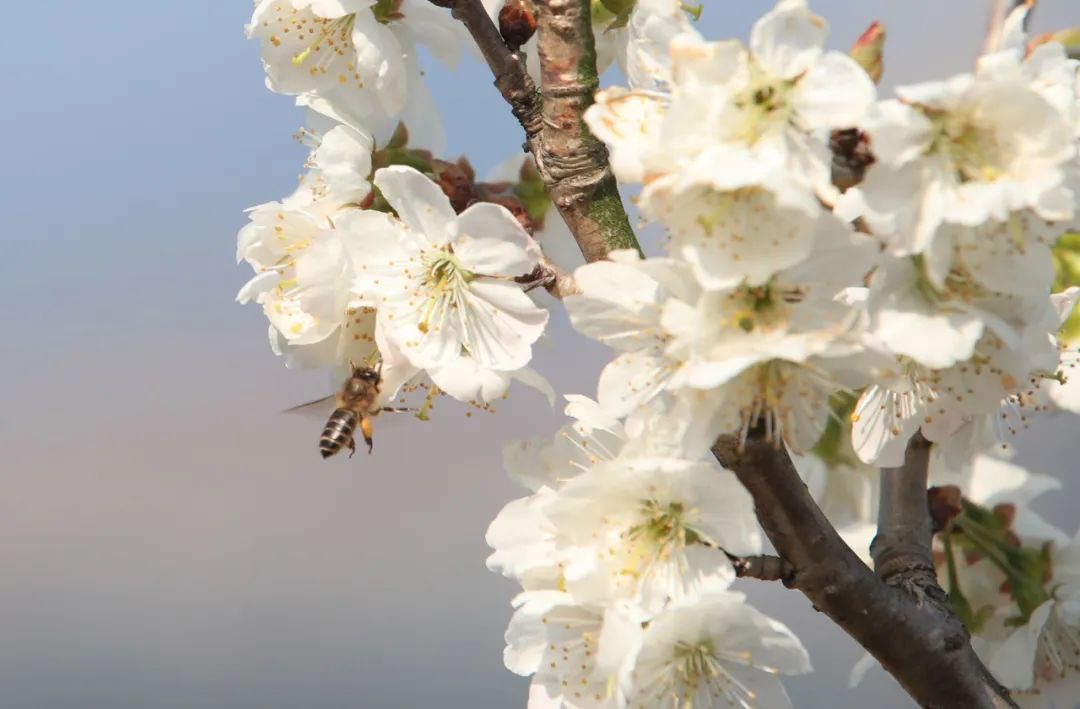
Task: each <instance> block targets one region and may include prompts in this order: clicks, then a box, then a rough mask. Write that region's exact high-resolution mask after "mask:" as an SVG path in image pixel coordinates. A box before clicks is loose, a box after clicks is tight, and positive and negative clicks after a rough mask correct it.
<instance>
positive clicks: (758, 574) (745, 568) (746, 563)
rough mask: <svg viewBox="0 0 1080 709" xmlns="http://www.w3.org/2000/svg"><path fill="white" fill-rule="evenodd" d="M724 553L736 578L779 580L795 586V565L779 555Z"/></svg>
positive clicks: (789, 586)
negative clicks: (733, 569)
mask: <svg viewBox="0 0 1080 709" xmlns="http://www.w3.org/2000/svg"><path fill="white" fill-rule="evenodd" d="M724 553H725V554H727V558H728V561H730V562H731V565H732V566H733V567H734V568H735V576H736V577H738V578H750V579H757V580H759V581H780V582H782V583H783V584H784V585H785V586H787V587H788V588H795V567H794V566H792V565H791V564H789V563H788V562H787V561H785V560H784V559H781V558H780V557H779V556H772V555H771V554H759V555H757V556H736V555H734V554H728V553H727V552H724Z"/></svg>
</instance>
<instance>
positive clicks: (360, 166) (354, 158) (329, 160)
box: [286, 125, 375, 214]
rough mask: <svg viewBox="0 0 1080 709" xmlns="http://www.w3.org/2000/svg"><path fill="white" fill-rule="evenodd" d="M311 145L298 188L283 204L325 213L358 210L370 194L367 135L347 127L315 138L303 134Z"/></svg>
mask: <svg viewBox="0 0 1080 709" xmlns="http://www.w3.org/2000/svg"><path fill="white" fill-rule="evenodd" d="M305 135H306V136H308V138H309V140H310V141H311V143H312V150H311V155H310V156H309V157H308V161H307V165H306V167H307V171H306V172H305V173H304V175H303V176H302V177H301V178H300V188H299V189H298V190H297V191H296V192H295V193H294V194H293V195H292V196H291V197H290V198H289V199H287V200H286V204H288V205H289V206H292V207H309V208H310V207H312V206H314V205H319V206H320V207H322V208H323V209H324V211H325V212H326V213H330V214H332V212H333V211H335V210H337V209H339V208H341V207H343V206H345V205H354V206H358V205H359V204H360V203H362V202H363V201H364V200H365V199H366V198H367V196H368V195H369V194H371V153H372V151H373V150H374V147H375V141H374V139H373V138H372V136H371V134H370V133H368V132H367V131H363V130H360V129H357V128H354V127H352V126H348V125H335V126H334V127H332V128H330V129H329V130H328V131H326V132H325V133H323V134H321V135H319V134H314V133H312V132H310V131H307V132H305Z"/></svg>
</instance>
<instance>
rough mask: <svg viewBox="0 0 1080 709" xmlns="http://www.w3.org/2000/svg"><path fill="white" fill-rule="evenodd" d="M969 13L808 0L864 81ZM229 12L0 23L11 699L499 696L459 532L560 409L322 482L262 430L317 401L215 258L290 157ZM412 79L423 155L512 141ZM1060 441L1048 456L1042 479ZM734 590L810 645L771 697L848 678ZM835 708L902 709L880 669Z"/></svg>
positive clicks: (577, 387)
mask: <svg viewBox="0 0 1080 709" xmlns="http://www.w3.org/2000/svg"><path fill="white" fill-rule="evenodd" d="M1043 5H1044V7H1041V8H1040V10H1039V14H1038V16H1037V22H1036V28H1037V29H1038V28H1049V27H1052V26H1057V25H1062V24H1066V23H1068V22H1070V21H1071V22H1073V23H1080V11H1078V8H1077V6H1076V4H1075V2H1074V0H1044V3H1043ZM768 6H769V4H768V3H765V2H756V1H755V2H751V1H747V2H734V1H731V2H711V1H710V0H706V8H705V15H704V20H703V30H704V31H705V32H706V34H709V35H711V36H714V37H724V36H730V35H745V33H746V31H747V30H748V28H749V26H750V23H751V22H752V19H753V17H755V16H756V15H758V14H760V13H761V12H764V11H765V10H766V9H767V8H768ZM981 6H982V4H981V3H976V2H971V0H944V1H935V2H930V1H924V0H912V1H911V2H907V3H889V2H885V0H875V1H872V2H863V3H851V2H843V1H841V0H831V1H829V2H818V3H816V4H815V7H816V8H817V9H818V10H819V11H820V12H821V13H822V14H823V15H825V16H826V17H828V18H829V19H830V20H831V21H832V24H833V27H834V38H833V43H834V44H835V45H836V46H837V47H844V46H846V45H847V44H849V43H850V41H851V40H853V39H854V38H855V37H856V36H857V35H858V34H859V32H860V31H861V30H862V29H863V27H865V26H866V24H868V23H869V21H870V20H872V19H875V18H878V17H879V16H880V17H882V18H883V19H885V20H886V22H887V24H888V26H889V30H890V54H889V56H890V59H889V64H888V69H887V72H888V73H887V75H886V76H887V78H888V80H889V81H911V80H915V79H919V78H930V77H933V76H936V75H939V73H940V72H945V71H952V70H959V69H962V68H964V67H965V65H967V64H968V63H969V62H970V59H971V57H972V56H973V55H974V53H975V51H976V50H977V46H978V39H979V36H980V33H981V25H982V22H983V20H982V17H981V13H980V12H979V10H981ZM249 11H250V3H248V2H246V1H241V0H237V1H236V2H222V1H221V0H216V1H214V2H211V1H209V0H202V1H198V0H190V1H188V2H145V1H143V2H135V1H134V0H118V1H117V2H112V3H83V2H71V1H68V2H53V3H17V4H15V5H13V6H12V7H9V8H7V9H6V10H5V20H6V23H5V25H6V27H7V28H8V32H7V34H6V36H5V38H4V43H5V44H4V51H5V55H6V58H7V61H6V62H5V71H3V72H0V95H4V96H5V97H6V101H5V110H3V111H2V112H0V129H2V131H0V132H2V134H3V135H4V136H6V137H7V140H6V141H5V142H4V146H3V148H2V151H3V153H2V154H3V158H4V161H5V164H6V165H7V169H5V170H4V171H0V194H2V195H3V198H2V208H0V239H2V243H3V247H4V248H3V251H2V254H3V258H0V297H2V299H3V302H4V303H5V304H6V305H7V315H6V317H5V318H4V320H3V322H4V323H5V330H6V331H7V334H8V338H7V343H6V347H5V350H4V351H5V354H4V359H3V363H4V365H5V366H4V367H0V391H2V392H3V395H2V396H3V407H2V408H0V450H3V451H4V453H3V460H2V462H0V472H2V478H0V480H2V482H3V484H4V487H5V495H4V496H2V497H0V567H2V568H4V570H5V571H4V580H3V581H2V582H0V633H3V634H4V637H5V641H4V642H3V643H0V686H2V687H4V696H5V700H4V703H5V705H7V704H8V703H10V705H11V706H18V707H20V708H21V709H60V708H66V707H73V708H74V707H80V708H84V707H98V706H100V707H110V709H128V708H129V707H130V708H131V709H136V708H138V709H145V708H147V707H154V708H155V709H157V708H159V707H173V706H175V707H190V706H208V707H210V706H212V707H215V708H219V709H246V708H247V707H252V708H255V707H258V708H259V709H267V708H274V707H282V708H283V709H284V708H286V707H288V708H293V707H297V706H304V707H311V708H313V709H323V708H327V709H329V708H331V707H357V706H360V707H364V708H365V709H367V708H372V709H383V708H384V707H386V708H393V707H402V708H405V707H426V706H446V707H508V706H515V705H520V704H521V700H522V697H523V691H524V689H523V687H524V685H523V683H522V682H521V681H520V680H518V679H516V678H514V677H513V676H512V675H510V674H509V673H507V672H506V671H505V670H503V669H502V668H501V659H500V654H501V645H502V639H501V636H502V631H503V627H504V625H505V622H506V620H507V619H508V617H509V607H508V605H507V604H508V601H509V599H510V597H511V594H512V592H513V588H512V586H511V585H510V584H508V583H505V582H503V581H502V580H501V579H498V578H496V577H494V576H493V575H491V574H489V573H487V572H486V571H485V570H484V567H483V558H484V556H485V554H486V548H485V546H484V543H483V531H484V528H485V527H486V525H487V523H488V521H489V520H490V519H491V518H492V517H493V516H494V514H495V513H496V512H497V510H498V509H499V507H500V506H501V505H502V504H503V503H504V502H506V501H507V500H509V499H511V498H512V497H513V496H515V495H517V494H518V491H517V490H515V489H514V488H513V487H512V486H511V485H510V483H509V482H508V481H506V480H505V476H504V475H503V473H502V469H501V464H500V448H501V445H502V443H504V442H506V441H507V440H510V439H511V438H517V437H525V436H529V435H539V434H546V433H547V432H549V431H552V430H554V427H555V426H556V425H557V423H558V416H556V415H555V414H553V413H552V412H550V411H548V410H547V409H546V408H545V407H544V405H543V404H542V403H541V402H540V400H539V399H537V398H535V397H532V395H530V394H528V393H523V394H520V395H517V394H515V395H514V396H513V397H511V400H510V401H509V402H507V403H506V404H505V405H504V406H501V407H500V409H501V410H500V412H499V414H498V415H496V416H495V417H492V418H491V419H489V420H487V421H484V422H483V423H478V422H476V421H475V420H469V421H466V419H465V418H464V415H463V413H462V412H461V410H457V409H454V408H453V407H452V406H450V405H445V406H444V407H442V408H443V409H444V410H441V411H439V412H438V413H439V414H440V415H439V416H437V417H436V420H435V421H434V422H433V423H431V424H428V425H426V426H424V427H423V428H422V429H417V428H415V427H413V428H410V426H409V425H405V426H404V427H398V428H397V429H396V430H395V429H392V428H391V427H388V428H387V430H385V432H383V431H382V430H380V431H378V432H377V439H378V443H377V446H376V455H374V456H372V457H370V458H368V457H366V456H357V459H354V460H352V461H346V460H334V461H332V462H331V464H329V465H323V464H322V461H319V460H317V454H316V451H315V436H316V435H317V433H316V432H315V431H313V430H311V426H310V424H304V423H298V422H297V421H295V420H292V419H289V418H288V417H281V416H278V414H277V412H278V411H280V410H281V409H283V408H285V407H287V406H289V405H290V404H292V403H295V402H297V401H302V400H305V399H309V398H312V397H313V395H318V394H319V393H320V392H321V390H322V388H323V387H324V386H325V383H324V381H323V380H322V379H321V378H320V377H318V376H311V375H300V374H297V373H294V372H288V371H286V370H285V369H284V368H283V367H282V365H281V362H280V361H279V360H276V359H275V358H274V357H273V355H272V354H271V353H270V351H269V348H268V347H267V345H266V342H265V324H264V322H263V320H262V316H261V314H260V313H259V312H258V311H257V309H254V308H246V309H245V308H241V307H239V306H237V305H235V304H234V303H233V297H234V295H235V293H236V291H237V289H238V288H239V286H240V285H241V284H242V283H243V282H244V280H245V279H246V278H247V276H248V274H247V272H246V271H245V270H244V269H242V268H239V267H237V266H236V265H235V263H234V256H233V254H234V248H235V247H234V243H235V241H234V238H235V232H236V230H237V229H238V228H239V227H240V226H241V225H242V224H243V221H244V217H243V214H242V211H241V210H242V209H243V208H245V207H247V206H249V205H252V204H256V203H259V202H264V201H269V200H273V199H277V198H279V197H281V196H283V195H285V194H287V193H288V192H289V191H290V189H291V187H292V185H293V184H294V183H295V176H296V174H297V173H298V171H299V169H300V164H301V161H302V159H303V151H302V150H301V149H300V147H299V146H298V145H297V144H296V143H295V142H294V141H293V140H292V139H291V135H292V133H293V132H294V131H295V130H296V129H297V128H298V127H299V125H300V121H301V120H302V115H301V113H300V112H299V111H298V110H297V109H295V108H294V107H293V106H292V104H291V101H290V100H289V99H288V98H286V97H281V96H274V95H272V94H270V93H269V92H268V91H266V90H265V88H264V87H263V79H262V71H261V67H260V66H259V62H258V53H257V48H256V47H255V46H254V45H253V44H251V43H248V42H245V41H244V39H243V31H242V28H243V24H244V22H245V21H246V19H247V13H248V12H249ZM879 13H880V15H879ZM429 76H430V78H431V80H432V86H433V89H434V92H435V94H436V97H437V99H438V100H439V103H440V105H441V106H442V107H443V108H444V118H445V120H446V125H447V133H448V136H449V139H448V142H449V146H448V156H456V155H458V154H460V153H467V154H468V155H469V156H470V158H471V159H472V160H473V162H474V164H475V165H476V166H477V167H478V168H479V169H480V171H481V173H482V172H483V171H484V170H486V169H487V168H489V167H491V166H493V165H495V164H496V163H498V162H499V161H501V160H502V159H503V158H504V157H506V156H507V155H510V154H511V153H512V152H513V151H514V150H515V149H516V146H518V145H519V144H520V140H521V138H520V134H519V129H518V127H517V126H516V124H515V123H514V121H513V119H512V118H511V117H510V115H509V112H508V111H507V110H506V108H505V107H504V106H503V105H502V104H501V103H500V102H499V100H498V98H497V95H496V93H495V90H494V89H493V88H492V87H491V79H490V76H489V75H488V74H487V72H486V69H484V68H482V67H480V66H479V65H477V64H475V63H473V62H471V60H466V62H465V65H464V67H463V69H462V70H461V71H460V72H459V73H457V74H449V73H448V72H446V71H445V70H443V69H442V68H440V67H437V66H432V67H429ZM560 347H561V348H564V349H562V350H560V349H559V348H560ZM567 352H572V356H569V357H568V356H567ZM602 357H603V352H602V350H601V349H600V348H598V347H596V346H594V345H591V344H589V343H586V342H584V341H583V340H581V339H578V338H572V337H571V338H568V339H566V340H565V341H555V342H552V343H550V344H548V345H545V346H542V347H541V348H539V350H538V366H539V368H540V369H541V370H542V371H545V372H546V373H547V374H549V375H550V376H551V378H552V380H553V382H554V383H555V384H556V386H557V387H558V388H559V389H560V391H563V392H585V393H591V392H592V391H593V388H594V385H595V377H596V374H597V372H598V371H599V367H600V366H601V364H602ZM1053 426H1056V429H1054V430H1062V431H1064V430H1067V426H1063V425H1062V424H1061V422H1060V421H1059V422H1056V423H1054V424H1053ZM1047 441H1050V438H1049V435H1048V437H1047ZM1055 446H1056V447H1055ZM1061 450H1062V446H1061V445H1060V444H1057V443H1047V445H1046V446H1044V447H1043V459H1042V460H1043V464H1044V466H1045V467H1046V468H1047V469H1049V470H1050V471H1051V472H1052V471H1053V470H1054V469H1056V468H1060V467H1061V466H1062V463H1061V457H1062V456H1061V455H1060V451H1061ZM1055 461H1057V462H1056V463H1055ZM1071 499H1075V497H1073V498H1071ZM1057 504H1058V505H1059V507H1058V508H1056V509H1058V511H1059V512H1060V513H1062V516H1060V517H1059V519H1060V520H1061V521H1062V522H1064V521H1065V520H1066V519H1067V510H1068V506H1067V504H1066V502H1058V503H1057ZM1051 509H1054V508H1051ZM749 590H750V591H751V592H752V593H754V594H755V598H759V599H760V603H761V605H762V607H763V608H765V609H766V610H768V611H770V612H774V613H776V614H777V615H779V616H780V617H782V618H783V619H784V620H785V622H789V623H791V624H792V625H793V626H796V627H797V628H798V629H799V630H800V631H801V632H804V633H806V634H807V639H808V642H811V643H812V644H813V647H812V649H813V650H815V651H818V652H817V654H815V655H814V661H815V665H817V666H818V667H819V668H821V669H822V672H821V674H820V675H819V676H814V677H811V678H806V679H803V680H798V681H796V682H793V683H792V684H791V685H790V686H791V688H792V690H793V692H796V693H797V694H798V697H801V698H802V701H798V702H797V703H798V704H799V705H802V706H821V705H822V702H823V701H825V699H824V698H826V697H833V696H834V694H833V692H835V691H845V690H842V689H841V687H842V686H843V683H844V678H845V677H846V672H847V669H848V667H850V664H851V663H852V662H853V661H854V660H855V659H856V658H857V657H858V656H859V654H860V653H859V651H858V649H857V648H855V647H853V646H852V645H851V644H850V643H848V642H847V641H846V640H845V639H844V638H842V637H841V636H840V634H839V633H838V631H836V630H835V629H832V628H831V627H829V626H828V624H827V623H826V622H825V621H823V620H822V619H821V618H819V617H817V616H815V615H814V614H813V613H811V612H810V611H809V609H808V607H806V604H805V602H804V600H803V599H802V598H801V597H798V596H794V595H792V594H790V593H789V592H785V591H784V590H782V589H777V588H774V587H764V586H759V587H753V588H751V589H749ZM840 696H841V697H844V698H845V701H847V700H850V702H851V705H852V706H865V705H866V704H868V703H870V702H878V703H879V704H880V705H881V706H899V705H901V704H899V702H900V699H899V697H900V695H898V694H897V690H896V689H895V687H893V686H892V685H891V684H890V683H889V682H888V681H887V680H882V679H880V678H879V680H875V681H871V682H869V683H868V684H867V685H866V686H865V687H863V688H861V689H860V690H859V691H858V692H856V693H852V694H850V695H843V694H841V695H840Z"/></svg>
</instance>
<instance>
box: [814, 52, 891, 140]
mask: <svg viewBox="0 0 1080 709" xmlns="http://www.w3.org/2000/svg"><path fill="white" fill-rule="evenodd" d="M875 93H876V90H875V88H874V82H873V81H871V80H870V77H869V76H867V75H866V72H865V71H863V69H862V67H860V66H859V65H858V64H856V63H855V62H854V61H853V60H852V59H851V58H850V57H848V56H846V55H844V54H840V53H839V52H829V53H827V54H826V55H825V56H823V57H822V58H821V59H820V60H819V61H818V62H817V63H815V64H814V66H813V68H812V69H810V71H808V72H807V73H806V75H805V76H804V77H802V78H801V79H800V80H799V83H798V91H797V92H796V94H795V97H794V103H795V111H796V112H797V113H798V116H799V119H800V121H802V122H803V124H804V125H805V127H807V128H811V129H819V128H824V129H836V128H849V127H851V126H854V125H857V124H858V123H859V122H860V121H861V120H862V118H863V115H864V114H865V113H866V110H867V109H868V108H869V107H870V104H871V103H872V102H873V100H874V94H875Z"/></svg>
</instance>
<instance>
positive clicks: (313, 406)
mask: <svg viewBox="0 0 1080 709" xmlns="http://www.w3.org/2000/svg"><path fill="white" fill-rule="evenodd" d="M335 399H337V395H336V394H331V395H330V396H324V397H323V398H321V399H316V400H315V401H309V402H307V403H306V404H300V405H299V406H293V407H292V408H290V409H285V410H284V411H283V412H282V413H285V414H300V415H301V416H307V417H309V418H321V419H323V420H324V421H325V420H326V417H327V416H329V415H330V412H332V411H333V410H334V401H335Z"/></svg>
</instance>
